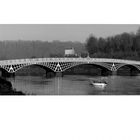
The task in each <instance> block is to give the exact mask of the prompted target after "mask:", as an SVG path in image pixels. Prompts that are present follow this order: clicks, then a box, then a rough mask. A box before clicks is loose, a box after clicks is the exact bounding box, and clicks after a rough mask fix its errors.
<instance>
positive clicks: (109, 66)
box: [62, 62, 112, 72]
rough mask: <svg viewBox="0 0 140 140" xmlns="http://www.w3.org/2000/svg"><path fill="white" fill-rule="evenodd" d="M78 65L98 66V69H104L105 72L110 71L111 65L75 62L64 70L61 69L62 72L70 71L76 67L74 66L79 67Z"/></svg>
mask: <svg viewBox="0 0 140 140" xmlns="http://www.w3.org/2000/svg"><path fill="white" fill-rule="evenodd" d="M80 65H95V66H99V67H102V68H106V69H107V70H109V71H112V70H111V66H112V64H108V63H95V62H93V63H92V62H89V63H88V62H86V63H85V62H75V63H72V64H71V65H69V66H68V67H66V68H62V72H64V71H66V70H68V69H70V68H73V67H76V66H80Z"/></svg>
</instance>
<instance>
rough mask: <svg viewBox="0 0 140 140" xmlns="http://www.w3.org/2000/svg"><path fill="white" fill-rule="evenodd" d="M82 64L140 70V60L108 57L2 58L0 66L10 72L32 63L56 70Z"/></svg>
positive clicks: (112, 69) (113, 69)
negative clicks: (127, 66) (126, 67)
mask: <svg viewBox="0 0 140 140" xmlns="http://www.w3.org/2000/svg"><path fill="white" fill-rule="evenodd" d="M82 64H95V65H99V66H102V67H105V68H107V69H108V70H110V71H117V70H118V69H119V68H121V67H122V66H125V65H132V66H134V67H136V68H137V69H138V70H140V61H133V60H123V59H107V58H89V57H88V58H30V59H14V60H1V61H0V68H3V69H5V70H6V71H7V72H9V73H15V72H16V71H18V70H19V69H22V68H24V67H26V66H30V65H40V66H45V67H47V68H49V69H51V70H53V71H54V72H63V71H65V70H67V69H69V68H71V67H74V66H77V65H82Z"/></svg>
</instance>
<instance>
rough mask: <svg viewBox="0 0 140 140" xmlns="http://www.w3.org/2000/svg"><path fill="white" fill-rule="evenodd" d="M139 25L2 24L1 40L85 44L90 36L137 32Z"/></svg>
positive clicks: (0, 29)
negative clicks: (58, 41)
mask: <svg viewBox="0 0 140 140" xmlns="http://www.w3.org/2000/svg"><path fill="white" fill-rule="evenodd" d="M139 27H140V25H138V24H0V40H43V41H53V40H60V41H80V42H85V40H86V39H87V38H88V37H89V35H90V34H93V35H94V36H96V37H107V36H111V35H115V34H120V33H123V32H128V33H130V32H134V33H135V32H136V31H137V29H138V28H139Z"/></svg>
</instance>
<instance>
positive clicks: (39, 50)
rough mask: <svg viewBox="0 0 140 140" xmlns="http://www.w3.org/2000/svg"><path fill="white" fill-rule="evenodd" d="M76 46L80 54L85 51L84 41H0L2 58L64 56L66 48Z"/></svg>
mask: <svg viewBox="0 0 140 140" xmlns="http://www.w3.org/2000/svg"><path fill="white" fill-rule="evenodd" d="M72 47H73V48H74V49H75V51H76V52H78V53H79V54H81V53H83V52H85V47H84V44H83V43H80V42H71V41H69V42H61V41H52V42H48V41H26V40H18V41H9V40H7V41H0V60H5V59H19V58H35V57H36V58H38V57H63V56H64V50H65V49H67V48H72Z"/></svg>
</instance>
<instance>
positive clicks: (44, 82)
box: [9, 75, 140, 95]
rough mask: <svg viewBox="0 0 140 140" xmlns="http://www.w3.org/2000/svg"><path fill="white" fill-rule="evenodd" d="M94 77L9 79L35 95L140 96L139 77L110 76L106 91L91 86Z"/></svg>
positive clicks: (26, 91) (17, 86) (18, 86)
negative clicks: (91, 79)
mask: <svg viewBox="0 0 140 140" xmlns="http://www.w3.org/2000/svg"><path fill="white" fill-rule="evenodd" d="M90 78H93V77H92V76H83V75H68V76H66V75H65V76H64V77H54V78H49V79H47V78H45V77H37V76H36V77H33V76H16V77H15V78H14V79H12V78H11V79H9V80H10V81H11V82H12V85H13V87H14V88H15V89H16V90H18V91H23V92H24V93H26V94H34V95H137V94H140V86H139V85H140V77H139V76H108V77H94V78H105V79H106V80H107V83H108V84H107V86H106V87H105V88H104V89H100V88H96V87H94V86H93V85H91V84H90V80H89V79H90Z"/></svg>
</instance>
